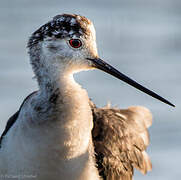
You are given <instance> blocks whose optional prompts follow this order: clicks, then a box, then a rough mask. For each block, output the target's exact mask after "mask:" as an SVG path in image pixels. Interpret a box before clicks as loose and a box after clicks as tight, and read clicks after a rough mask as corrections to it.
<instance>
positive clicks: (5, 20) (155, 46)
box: [0, 0, 181, 180]
mask: <svg viewBox="0 0 181 180" xmlns="http://www.w3.org/2000/svg"><path fill="white" fill-rule="evenodd" d="M65 12H66V13H78V14H81V15H85V16H87V17H88V18H90V19H91V20H92V21H93V22H94V24H95V27H96V30H97V42H98V48H99V54H100V57H101V58H103V59H105V60H107V62H109V63H110V64H112V65H114V66H115V67H116V68H117V69H119V70H120V71H121V72H123V73H125V74H127V75H129V76H130V77H132V78H133V79H135V80H137V81H138V82H140V83H141V84H143V85H145V86H147V87H149V88H150V89H152V90H155V91H156V92H157V93H159V94H160V95H162V96H164V97H166V98H168V99H169V100H170V101H171V102H173V103H175V104H176V108H172V107H169V106H168V105H165V104H163V103H161V102H159V101H158V100H155V99H153V98H151V97H149V96H147V95H145V94H143V93H140V92H139V91H137V90H135V89H134V88H132V87H130V86H128V85H126V84H125V83H123V82H120V81H119V80H116V79H115V78H112V77H111V76H109V75H107V74H105V73H103V72H99V71H94V72H93V71H92V72H83V73H80V74H77V75H76V79H77V80H78V81H79V82H80V83H81V84H82V86H83V87H85V88H86V89H87V90H88V92H89V96H90V97H91V98H92V99H93V101H94V102H95V103H96V104H97V105H99V106H102V105H105V104H106V103H107V101H111V102H112V104H113V105H117V106H119V107H122V108H125V107H127V106H130V105H143V106H146V107H148V108H150V109H151V111H152V113H153V116H154V121H153V126H152V127H151V128H150V134H151V144H150V146H149V149H148V152H149V155H150V157H151V159H152V162H153V171H152V172H151V173H149V174H148V175H147V176H142V175H141V174H140V173H137V172H136V177H135V180H138V179H139V180H140V179H141V180H142V179H146V180H171V179H172V180H175V179H181V178H179V177H180V176H181V170H180V166H181V163H180V161H181V152H180V151H181V95H180V93H181V52H180V51H181V1H180V0H149V1H146V0H134V1H132V0H113V1H111V0H99V1H98V0H97V1H96V0H89V1H88V0H79V1H74V0H72V1H69V0H66V1H63V0H51V1H50V0H37V1H35V0H34V1H33V0H32V1H30V0H29V1H28V0H4V1H0V132H2V130H3V129H4V126H5V123H6V121H7V119H8V118H9V117H10V116H11V115H12V114H13V113H14V112H15V111H16V110H17V109H18V108H19V106H20V104H21V102H22V101H23V99H24V98H25V97H26V96H27V95H28V94H29V93H31V92H32V91H34V90H36V89H37V85H36V82H35V80H32V77H33V73H32V70H31V67H30V65H29V59H28V56H27V53H26V43H27V39H28V37H29V36H30V34H31V33H32V32H33V31H35V30H36V29H37V28H38V27H39V26H40V25H42V24H44V23H46V22H47V21H48V20H49V19H50V18H51V17H53V16H54V15H56V14H59V13H65Z"/></svg>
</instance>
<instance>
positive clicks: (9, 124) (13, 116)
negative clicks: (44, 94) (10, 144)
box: [0, 91, 37, 147]
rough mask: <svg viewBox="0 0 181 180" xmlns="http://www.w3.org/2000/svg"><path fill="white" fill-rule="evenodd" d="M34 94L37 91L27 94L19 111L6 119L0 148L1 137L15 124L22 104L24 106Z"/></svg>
mask: <svg viewBox="0 0 181 180" xmlns="http://www.w3.org/2000/svg"><path fill="white" fill-rule="evenodd" d="M36 92H37V91H34V92H32V93H31V94H29V95H28V96H27V97H26V98H25V99H24V101H23V103H22V104H21V106H20V108H19V110H18V111H17V112H16V113H15V114H13V115H12V116H11V117H10V118H9V119H8V121H7V123H6V127H5V129H4V131H3V133H2V135H1V137H0V147H1V143H2V140H3V137H4V136H5V135H6V134H7V133H8V131H9V130H10V129H11V127H12V126H13V125H14V123H15V122H16V120H17V119H18V116H19V113H20V111H21V108H22V106H23V104H24V103H25V102H26V101H27V100H28V99H29V98H30V97H31V96H32V95H33V94H35V93H36Z"/></svg>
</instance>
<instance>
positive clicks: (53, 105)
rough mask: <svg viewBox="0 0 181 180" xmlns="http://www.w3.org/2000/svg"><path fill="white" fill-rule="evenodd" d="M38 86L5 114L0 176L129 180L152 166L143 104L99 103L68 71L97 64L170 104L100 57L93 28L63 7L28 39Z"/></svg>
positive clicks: (148, 121)
mask: <svg viewBox="0 0 181 180" xmlns="http://www.w3.org/2000/svg"><path fill="white" fill-rule="evenodd" d="M28 50H29V55H30V62H31V65H32V67H33V71H34V73H35V77H36V79H37V82H38V85H39V90H38V91H35V92H33V93H32V94H30V95H29V96H28V97H27V98H26V99H25V100H24V102H23V103H22V105H21V107H20V108H19V110H18V111H17V112H16V113H15V114H14V115H13V116H12V117H11V118H10V119H9V120H8V122H7V125H6V128H5V130H4V132H3V134H2V136H1V139H0V146H1V147H0V175H1V176H0V177H1V179H3V178H4V177H9V178H10V179H11V178H12V179H26V178H27V176H31V178H30V177H29V179H37V180H100V179H104V180H131V179H132V176H133V170H134V168H137V169H138V170H140V171H141V172H142V173H146V172H147V171H149V170H151V162H150V160H149V157H148V155H147V154H146V152H145V150H146V147H147V146H148V144H149V137H148V131H147V128H148V127H149V126H150V125H151V120H152V117H151V113H150V112H149V110H148V109H146V108H144V107H137V106H135V107H130V108H128V109H123V110H121V109H115V108H110V107H105V108H97V107H96V106H95V105H94V104H93V102H92V101H91V100H90V99H89V97H88V95H87V92H86V90H84V89H82V87H81V86H80V85H79V84H77V83H76V82H75V81H74V78H73V74H74V73H76V72H79V71H83V70H90V69H100V70H102V71H104V72H107V73H109V74H111V75H113V76H115V77H116V78H118V79H120V80H122V81H124V82H126V83H128V84H130V85H131V86H134V87H135V88H137V89H139V90H141V91H143V92H145V93H147V94H149V95H151V96H153V97H155V98H157V99H159V100H161V101H163V102H165V103H167V104H169V105H172V106H173V104H171V103H170V102H168V101H167V100H165V99H164V98H162V97H160V96H159V95H157V94H155V93H154V92H152V91H150V90H148V89H147V88H145V87H143V86H141V85H140V84H138V83H136V82H135V81H133V80H131V79H130V78H128V77H127V76H125V75H123V74H122V73H120V72H119V71H117V70H116V69H115V68H113V67H112V66H110V65H109V64H107V63H106V62H105V61H103V60H101V59H100V58H99V56H98V53H97V47H96V36H95V29H94V26H93V24H92V22H91V21H90V20H88V19H87V18H85V17H83V16H80V15H71V14H62V15H57V16H55V17H54V18H53V19H52V20H51V21H49V22H48V23H46V24H44V25H43V26H41V27H40V28H39V29H38V30H36V31H35V32H34V33H33V34H32V35H31V37H30V39H29V42H28Z"/></svg>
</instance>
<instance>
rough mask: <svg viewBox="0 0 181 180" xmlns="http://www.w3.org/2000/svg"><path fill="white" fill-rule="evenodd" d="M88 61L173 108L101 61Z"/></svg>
mask: <svg viewBox="0 0 181 180" xmlns="http://www.w3.org/2000/svg"><path fill="white" fill-rule="evenodd" d="M87 59H88V60H90V61H92V63H93V66H94V67H95V68H98V69H100V70H102V71H104V72H107V73H108V74H111V75H113V76H114V77H116V78H118V79H120V80H122V81H124V82H126V83H128V84H129V85H131V86H133V87H135V88H137V89H139V90H140V91H142V92H144V93H146V94H148V95H150V96H152V97H154V98H156V99H158V100H160V101H162V102H164V103H166V104H168V105H170V106H173V107H175V105H174V104H172V103H170V102H169V101H167V100H166V99H164V98H162V97H161V96H159V95H158V94H156V93H154V92H153V91H151V90H149V89H147V88H145V87H143V86H142V85H140V84H138V83H137V82H136V81H134V80H132V79H130V78H129V77H127V76H125V75H124V74H122V73H121V72H119V71H118V70H116V69H115V68H113V67H112V66H111V65H109V64H108V63H106V62H104V61H103V60H102V59H99V58H97V59H90V58H87Z"/></svg>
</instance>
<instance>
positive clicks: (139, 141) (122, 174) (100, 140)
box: [91, 102, 152, 180]
mask: <svg viewBox="0 0 181 180" xmlns="http://www.w3.org/2000/svg"><path fill="white" fill-rule="evenodd" d="M91 107H92V112H93V121H94V128H93V131H92V136H93V143H94V146H95V153H96V160H97V165H98V169H99V173H100V175H101V176H102V178H103V179H104V180H131V179H132V176H133V173H134V168H137V169H138V170H139V171H141V172H142V173H143V174H145V173H146V172H147V171H150V170H151V169H152V165H151V161H150V159H149V157H148V155H147V153H146V152H145V150H146V148H147V146H148V145H149V134H148V130H147V128H148V127H149V126H150V125H151V124H152V115H151V113H150V111H149V110H148V109H147V108H145V107H141V106H133V107H129V108H128V109H117V108H96V107H95V105H94V104H93V103H92V102H91Z"/></svg>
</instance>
